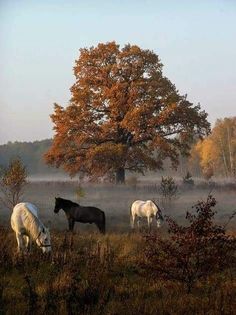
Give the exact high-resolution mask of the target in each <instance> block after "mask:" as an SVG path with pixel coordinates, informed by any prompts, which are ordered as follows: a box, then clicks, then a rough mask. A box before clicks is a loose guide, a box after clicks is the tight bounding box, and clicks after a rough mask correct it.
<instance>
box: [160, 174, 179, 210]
mask: <svg viewBox="0 0 236 315" xmlns="http://www.w3.org/2000/svg"><path fill="white" fill-rule="evenodd" d="M159 192H160V194H161V199H162V202H163V203H164V205H167V204H170V203H171V202H172V201H173V199H175V198H177V196H178V186H177V185H176V183H175V181H174V179H173V177H171V176H167V177H164V176H162V178H161V184H160V188H159Z"/></svg>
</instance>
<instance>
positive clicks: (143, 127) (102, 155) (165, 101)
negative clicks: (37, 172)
mask: <svg viewBox="0 0 236 315" xmlns="http://www.w3.org/2000/svg"><path fill="white" fill-rule="evenodd" d="M74 75H75V78H76V82H75V84H74V85H73V86H72V88H71V93H72V97H71V100H70V104H69V105H68V106H67V107H66V108H63V107H62V106H59V105H57V104H55V109H54V113H53V115H52V116H51V118H52V121H53V123H54V130H55V136H54V139H53V144H52V147H51V148H50V150H49V151H48V153H47V154H46V160H47V162H48V163H49V164H53V165H55V166H57V167H60V166H61V167H63V168H64V169H65V170H66V171H67V172H69V173H70V174H71V175H74V174H76V173H77V172H80V171H82V172H86V173H87V174H89V175H90V176H94V177H97V176H101V175H103V174H106V173H108V172H115V173H116V181H117V182H124V180H125V170H129V171H136V172H144V171H145V170H146V169H150V170H156V169H160V168H162V163H163V160H164V159H166V158H170V159H171V161H172V165H173V166H176V165H177V164H178V157H179V154H180V153H181V154H186V153H187V152H188V150H189V141H190V140H191V139H192V137H193V135H194V134H198V135H199V136H203V135H205V134H206V133H207V132H208V131H209V123H208V122H207V119H206V118H207V114H206V113H205V112H204V111H201V110H200V105H197V106H193V104H192V103H190V102H189V101H188V100H187V98H186V96H181V95H180V94H179V93H178V91H177V90H176V88H175V86H174V85H173V84H172V83H171V82H170V81H169V80H168V79H167V78H166V77H165V76H163V73H162V64H161V62H160V59H159V57H158V56H157V55H156V54H155V53H154V52H152V51H150V50H143V49H141V48H139V47H138V46H135V45H129V44H128V45H126V46H124V47H123V48H122V49H120V48H119V45H117V44H116V43H115V42H110V43H107V44H99V45H98V46H97V47H91V48H89V49H86V48H85V49H81V50H80V56H79V59H78V60H76V62H75V67H74Z"/></svg>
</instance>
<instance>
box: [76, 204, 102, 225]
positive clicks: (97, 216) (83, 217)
mask: <svg viewBox="0 0 236 315" xmlns="http://www.w3.org/2000/svg"><path fill="white" fill-rule="evenodd" d="M76 210H77V211H76V212H77V219H78V220H79V221H81V222H90V221H91V222H94V221H95V222H96V221H97V220H101V219H103V217H104V215H105V213H104V211H102V210H101V209H99V208H96V207H89V206H87V207H85V206H80V207H77V209H76Z"/></svg>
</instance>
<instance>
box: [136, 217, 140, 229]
mask: <svg viewBox="0 0 236 315" xmlns="http://www.w3.org/2000/svg"><path fill="white" fill-rule="evenodd" d="M137 225H138V229H139V228H140V218H139V217H138V218H137Z"/></svg>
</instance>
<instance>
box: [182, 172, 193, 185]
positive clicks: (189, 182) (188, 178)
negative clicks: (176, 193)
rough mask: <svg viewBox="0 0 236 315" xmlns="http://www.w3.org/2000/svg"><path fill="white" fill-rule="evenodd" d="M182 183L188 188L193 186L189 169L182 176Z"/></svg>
mask: <svg viewBox="0 0 236 315" xmlns="http://www.w3.org/2000/svg"><path fill="white" fill-rule="evenodd" d="M183 184H184V185H185V186H187V187H189V188H192V187H193V186H194V180H193V178H192V174H191V173H190V172H189V171H188V172H187V174H186V175H185V176H184V177H183Z"/></svg>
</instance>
